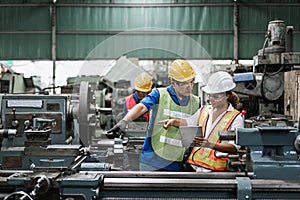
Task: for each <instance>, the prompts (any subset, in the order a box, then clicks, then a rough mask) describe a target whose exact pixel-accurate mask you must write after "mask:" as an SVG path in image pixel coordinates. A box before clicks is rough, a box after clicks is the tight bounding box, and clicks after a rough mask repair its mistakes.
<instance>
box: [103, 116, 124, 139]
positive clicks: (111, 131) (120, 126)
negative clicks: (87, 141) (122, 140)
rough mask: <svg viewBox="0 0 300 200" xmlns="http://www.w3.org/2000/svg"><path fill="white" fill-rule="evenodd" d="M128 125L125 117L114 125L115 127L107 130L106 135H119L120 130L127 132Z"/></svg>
mask: <svg viewBox="0 0 300 200" xmlns="http://www.w3.org/2000/svg"><path fill="white" fill-rule="evenodd" d="M126 126H127V122H126V121H125V120H124V119H122V120H121V121H119V122H118V123H117V124H116V125H114V127H112V128H111V129H109V130H108V131H106V136H107V137H111V136H113V138H115V137H119V136H120V134H119V133H120V132H125V128H126Z"/></svg>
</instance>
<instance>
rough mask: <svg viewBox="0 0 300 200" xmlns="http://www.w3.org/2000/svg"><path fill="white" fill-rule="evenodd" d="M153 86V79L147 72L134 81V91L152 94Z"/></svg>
mask: <svg viewBox="0 0 300 200" xmlns="http://www.w3.org/2000/svg"><path fill="white" fill-rule="evenodd" d="M152 84H153V83H152V79H151V77H150V75H149V74H147V73H146V72H143V73H141V74H139V75H138V76H137V77H136V78H135V79H134V89H135V90H137V91H140V92H150V91H151V89H152Z"/></svg>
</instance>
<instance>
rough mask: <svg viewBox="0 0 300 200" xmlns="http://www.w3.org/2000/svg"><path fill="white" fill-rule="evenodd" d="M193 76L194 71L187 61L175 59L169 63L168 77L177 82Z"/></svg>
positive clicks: (194, 74)
mask: <svg viewBox="0 0 300 200" xmlns="http://www.w3.org/2000/svg"><path fill="white" fill-rule="evenodd" d="M195 76H196V73H195V71H194V69H193V68H192V66H191V65H190V63H188V61H186V60H175V61H173V62H172V63H171V66H170V71H169V78H173V79H175V80H176V81H179V82H184V81H187V80H190V79H192V78H195Z"/></svg>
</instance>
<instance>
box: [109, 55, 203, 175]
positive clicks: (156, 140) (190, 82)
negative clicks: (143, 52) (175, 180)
mask: <svg viewBox="0 0 300 200" xmlns="http://www.w3.org/2000/svg"><path fill="white" fill-rule="evenodd" d="M168 76H169V78H170V79H171V85H169V86H168V87H165V88H156V89H154V90H152V92H151V93H149V94H148V95H147V96H146V97H144V98H143V99H142V100H141V102H140V103H139V104H137V105H136V106H134V107H133V108H132V109H131V110H130V111H129V112H128V113H127V114H126V115H125V117H124V118H123V119H122V120H121V121H119V122H118V123H117V124H116V125H115V126H114V127H113V128H112V129H110V130H108V131H107V133H115V132H118V131H119V130H124V129H125V127H126V125H127V123H128V122H130V121H133V120H135V119H136V118H138V117H139V116H141V115H143V114H144V113H146V112H148V111H150V110H151V114H150V120H149V124H148V129H147V133H146V138H145V141H144V144H143V148H142V153H141V155H140V170H141V171H181V170H182V167H183V159H184V154H185V148H184V147H182V141H181V135H180V132H179V129H178V128H177V127H170V128H168V129H165V128H163V126H161V124H159V123H158V122H159V121H161V120H165V119H183V118H186V117H188V116H191V115H192V114H194V113H195V112H196V111H197V110H198V108H199V107H200V101H199V97H197V96H195V95H193V94H192V90H193V87H194V79H195V76H196V73H195V71H194V69H193V68H192V67H191V65H190V64H189V63H188V62H187V61H185V60H175V61H173V62H172V63H171V65H170V70H169V75H168Z"/></svg>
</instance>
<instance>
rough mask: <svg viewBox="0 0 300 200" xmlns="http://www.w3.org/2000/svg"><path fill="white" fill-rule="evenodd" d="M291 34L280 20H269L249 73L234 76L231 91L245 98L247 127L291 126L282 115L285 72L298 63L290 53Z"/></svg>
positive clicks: (297, 54) (299, 58) (298, 55)
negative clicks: (233, 86)
mask: <svg viewBox="0 0 300 200" xmlns="http://www.w3.org/2000/svg"><path fill="white" fill-rule="evenodd" d="M293 31H294V28H293V26H286V25H285V22H284V21H282V20H274V21H270V22H269V24H268V30H267V32H266V38H265V42H264V44H263V48H262V49H260V50H259V51H258V54H257V55H255V56H254V57H253V61H254V66H253V67H252V71H251V72H242V73H240V72H235V73H234V81H235V82H236V84H237V87H236V88H235V89H234V90H235V91H236V92H237V93H239V94H242V95H241V97H245V98H242V103H243V104H244V107H245V108H246V110H247V111H248V113H247V116H246V118H248V119H249V120H248V121H247V124H248V125H249V127H254V126H256V125H266V124H268V125H271V123H273V124H277V123H278V125H279V126H280V125H288V126H291V125H292V123H293V122H291V121H290V117H289V116H285V115H284V113H285V112H284V109H285V107H284V81H285V80H284V73H285V72H288V71H292V70H295V65H299V64H300V52H293ZM237 71H238V70H237ZM243 95H246V96H243Z"/></svg>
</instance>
